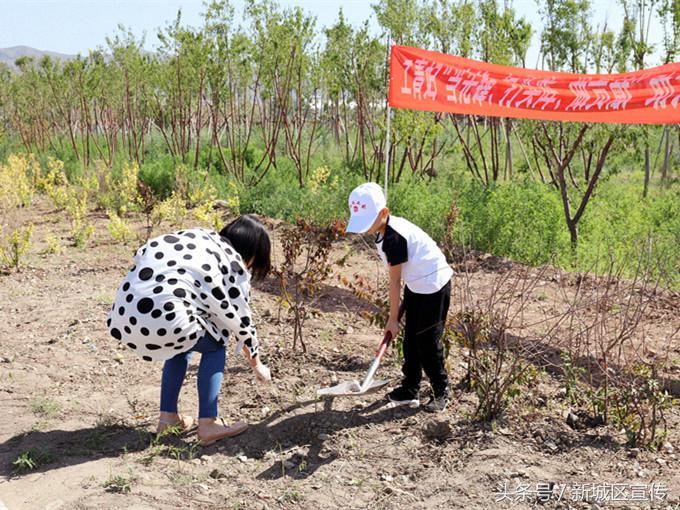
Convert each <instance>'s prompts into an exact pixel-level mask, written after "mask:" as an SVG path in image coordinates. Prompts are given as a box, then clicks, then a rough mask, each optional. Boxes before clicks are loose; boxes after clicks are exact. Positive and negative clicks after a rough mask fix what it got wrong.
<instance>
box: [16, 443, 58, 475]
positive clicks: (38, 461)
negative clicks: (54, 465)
mask: <svg viewBox="0 0 680 510" xmlns="http://www.w3.org/2000/svg"><path fill="white" fill-rule="evenodd" d="M54 460H55V456H54V454H52V453H51V452H49V451H47V450H42V449H30V450H27V451H25V452H23V453H21V454H20V455H19V456H18V457H17V458H16V459H15V460H14V461H13V462H12V471H13V472H14V473H16V474H21V473H27V472H29V471H34V470H36V469H38V468H39V467H41V466H44V465H45V464H49V463H50V462H53V461H54Z"/></svg>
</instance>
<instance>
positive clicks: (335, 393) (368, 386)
mask: <svg viewBox="0 0 680 510" xmlns="http://www.w3.org/2000/svg"><path fill="white" fill-rule="evenodd" d="M402 315H404V304H403V303H402V304H401V306H400V307H399V320H401V317H402ZM390 342H392V333H391V332H390V331H388V332H386V333H385V336H384V337H383V340H382V342H380V346H379V347H378V352H377V353H376V355H375V358H373V361H372V362H371V366H370V367H369V368H368V372H367V373H366V377H364V380H363V382H362V383H359V381H357V380H356V379H355V380H353V381H346V382H342V383H339V384H336V385H335V386H331V387H329V388H321V389H318V390H316V396H317V397H345V396H357V395H365V394H367V393H372V392H374V391H376V390H378V389H380V388H382V387H383V386H385V385H386V384H387V383H388V382H389V381H388V380H387V379H379V380H377V381H374V380H373V377H374V376H375V372H376V371H377V370H378V367H379V366H380V362H381V361H382V359H383V356H384V355H385V352H386V351H387V347H388V346H389V345H390Z"/></svg>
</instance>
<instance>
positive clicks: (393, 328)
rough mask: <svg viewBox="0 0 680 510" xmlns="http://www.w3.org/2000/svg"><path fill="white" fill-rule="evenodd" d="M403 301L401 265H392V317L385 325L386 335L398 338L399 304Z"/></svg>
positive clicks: (390, 316)
mask: <svg viewBox="0 0 680 510" xmlns="http://www.w3.org/2000/svg"><path fill="white" fill-rule="evenodd" d="M400 301H401V264H396V265H390V315H389V317H388V318H387V324H386V325H385V333H387V332H388V331H389V332H391V333H392V338H396V337H397V334H398V333H399V303H400Z"/></svg>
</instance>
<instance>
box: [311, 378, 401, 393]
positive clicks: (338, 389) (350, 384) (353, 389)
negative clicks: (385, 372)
mask: <svg viewBox="0 0 680 510" xmlns="http://www.w3.org/2000/svg"><path fill="white" fill-rule="evenodd" d="M388 382H389V381H387V380H378V381H371V383H370V384H369V385H368V386H367V387H366V389H364V390H363V391H362V388H361V383H360V382H359V381H346V382H342V383H340V384H336V385H335V386H331V387H329V388H321V389H318V390H316V396H317V397H346V396H357V395H365V394H366V393H371V392H373V391H376V390H378V389H380V388H382V387H383V386H385V385H386V384H387V383H388Z"/></svg>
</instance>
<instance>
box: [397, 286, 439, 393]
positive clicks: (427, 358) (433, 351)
mask: <svg viewBox="0 0 680 510" xmlns="http://www.w3.org/2000/svg"><path fill="white" fill-rule="evenodd" d="M450 301H451V282H448V283H447V284H446V285H444V287H442V288H441V289H440V290H439V291H437V292H435V293H433V294H416V293H415V292H412V291H411V290H409V288H408V287H406V288H405V289H404V306H405V309H406V310H405V311H406V325H405V327H404V366H403V367H402V372H403V373H404V380H403V382H402V386H403V387H404V389H406V390H409V391H411V392H413V396H414V397H415V396H416V395H417V394H418V389H419V388H420V381H421V379H422V377H423V370H425V374H426V375H427V377H428V378H429V379H430V384H432V390H433V391H434V394H435V395H436V396H439V395H441V394H442V393H444V392H445V391H447V390H448V385H449V379H448V375H447V373H446V367H445V365H444V345H443V343H442V333H443V332H444V325H445V324H446V314H447V313H448V311H449V303H450Z"/></svg>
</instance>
